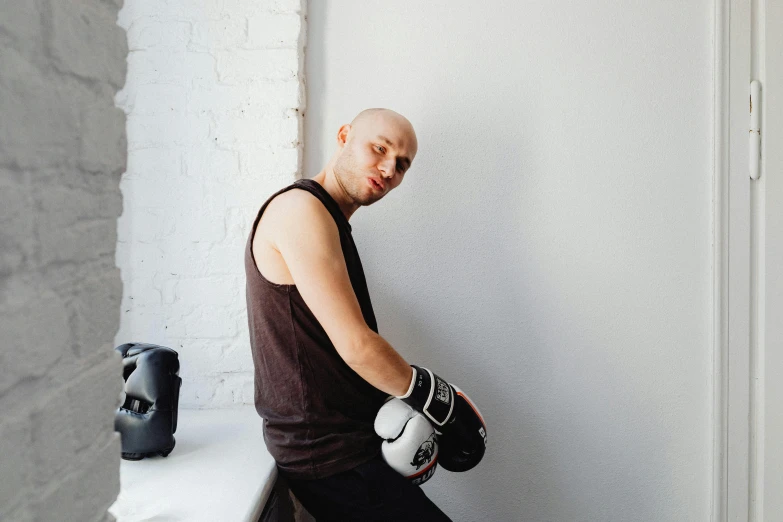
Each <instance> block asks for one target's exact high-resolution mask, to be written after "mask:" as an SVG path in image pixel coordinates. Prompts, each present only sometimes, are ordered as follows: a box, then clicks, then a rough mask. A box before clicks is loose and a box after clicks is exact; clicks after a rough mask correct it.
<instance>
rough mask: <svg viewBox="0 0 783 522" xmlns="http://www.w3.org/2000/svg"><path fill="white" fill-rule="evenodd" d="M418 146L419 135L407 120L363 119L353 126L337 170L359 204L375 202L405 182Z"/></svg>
mask: <svg viewBox="0 0 783 522" xmlns="http://www.w3.org/2000/svg"><path fill="white" fill-rule="evenodd" d="M416 147H417V145H416V138H415V135H413V133H412V132H411V130H409V129H408V128H407V125H405V123H404V122H395V121H384V120H382V119H381V118H377V119H375V120H372V121H370V122H366V123H365V122H363V124H362V125H358V124H357V125H355V126H353V127H352V128H351V133H350V135H349V137H348V139H347V141H346V142H345V145H344V147H343V150H342V153H341V154H340V156H339V157H338V158H337V160H336V161H335V164H334V173H335V175H336V177H337V179H338V181H339V182H340V184H341V185H342V187H343V188H344V190H345V191H346V192H347V193H348V195H349V196H350V197H351V198H352V199H353V200H354V201H355V202H356V203H357V204H359V205H362V206H367V205H372V204H373V203H375V202H376V201H378V200H379V199H381V198H382V197H383V196H385V195H386V194H387V193H388V192H390V191H391V190H393V189H395V188H396V187H397V186H398V185H399V184H400V183H402V179H403V177H404V175H405V172H406V171H407V170H408V168H409V167H410V163H411V161H413V157H414V156H415V154H416ZM376 182H380V184H381V185H382V186H379V185H378V184H377V183H376Z"/></svg>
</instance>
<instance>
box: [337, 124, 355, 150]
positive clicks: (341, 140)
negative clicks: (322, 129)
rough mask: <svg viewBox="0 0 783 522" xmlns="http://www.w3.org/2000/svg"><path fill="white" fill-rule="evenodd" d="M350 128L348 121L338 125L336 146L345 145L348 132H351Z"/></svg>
mask: <svg viewBox="0 0 783 522" xmlns="http://www.w3.org/2000/svg"><path fill="white" fill-rule="evenodd" d="M352 128H353V127H351V124H350V123H346V124H345V125H343V126H342V127H340V130H338V131H337V146H338V147H344V146H345V142H347V141H348V134H349V133H350V132H351V129H352Z"/></svg>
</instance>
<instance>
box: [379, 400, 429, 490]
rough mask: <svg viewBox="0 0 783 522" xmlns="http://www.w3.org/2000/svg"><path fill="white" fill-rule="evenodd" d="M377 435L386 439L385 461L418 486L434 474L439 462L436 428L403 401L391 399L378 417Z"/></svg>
mask: <svg viewBox="0 0 783 522" xmlns="http://www.w3.org/2000/svg"><path fill="white" fill-rule="evenodd" d="M375 433H377V434H378V435H380V436H381V437H382V438H383V439H385V440H384V441H383V443H382V445H381V453H382V455H383V458H384V460H385V461H386V463H387V464H389V466H391V468H392V469H394V470H395V471H396V472H398V473H399V474H401V475H403V476H404V477H407V478H408V479H409V480H410V481H411V482H413V483H414V484H416V485H420V484H424V483H425V482H427V481H428V480H429V479H430V478H431V477H432V476H433V475H434V474H435V468H436V467H437V460H438V441H437V439H436V436H435V429H434V428H433V427H432V424H430V422H429V421H428V420H427V418H426V417H425V416H424V415H422V414H421V413H419V412H418V411H416V410H414V409H413V408H411V407H410V406H408V405H407V404H406V403H404V402H403V401H401V400H400V399H396V398H391V399H389V400H387V401H386V403H385V404H384V405H383V406H381V409H380V410H378V415H376V417H375Z"/></svg>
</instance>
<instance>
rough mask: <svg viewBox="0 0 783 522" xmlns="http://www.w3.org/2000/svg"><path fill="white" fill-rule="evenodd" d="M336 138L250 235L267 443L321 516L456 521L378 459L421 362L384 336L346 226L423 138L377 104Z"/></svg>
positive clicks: (260, 405) (386, 188) (253, 322)
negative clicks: (385, 424)
mask: <svg viewBox="0 0 783 522" xmlns="http://www.w3.org/2000/svg"><path fill="white" fill-rule="evenodd" d="M336 138H337V150H336V151H335V153H334V155H333V156H332V158H331V160H330V161H329V163H328V164H327V165H326V167H325V168H324V169H323V170H322V171H321V172H320V173H318V175H316V176H315V177H313V178H312V179H303V180H298V181H296V182H295V183H293V184H292V185H289V186H288V187H285V188H284V189H282V190H280V191H278V192H277V193H275V194H273V195H272V196H271V197H270V198H269V199H268V200H267V201H266V202H265V203H264V205H263V206H262V207H261V209H260V210H259V212H258V215H257V217H256V220H255V222H254V224H253V227H252V231H251V233H250V237H249V238H248V245H247V249H246V253H245V269H246V274H247V306H248V322H249V328H250V340H251V346H252V351H253V361H254V366H255V404H256V410H257V411H258V413H259V415H260V416H261V417H263V418H264V440H265V442H266V445H267V447H268V449H269V451H270V453H271V454H272V456H273V457H274V458H275V460H276V461H277V464H278V469H279V472H280V474H281V476H283V477H285V478H286V479H287V480H288V483H289V487H290V488H291V490H292V491H293V492H294V494H295V495H296V497H297V498H298V499H299V500H300V501H301V502H302V504H303V505H304V507H305V508H306V509H307V510H308V511H309V512H310V513H311V514H312V515H313V516H315V517H316V519H317V520H318V521H319V522H320V521H321V520H340V521H345V520H363V521H369V520H429V521H438V520H449V518H448V517H447V516H446V515H445V514H444V513H443V512H442V511H441V510H440V509H438V507H437V506H435V504H433V503H432V501H430V499H428V498H427V497H426V495H425V494H424V492H423V491H422V490H421V489H420V487H418V486H416V485H413V483H411V482H410V481H409V480H407V479H406V478H405V477H403V476H402V475H400V474H399V473H397V472H396V471H394V470H393V469H392V468H390V467H389V465H388V464H386V462H385V461H384V460H383V458H381V456H380V446H381V439H380V438H379V437H378V435H376V434H375V432H374V429H373V420H374V418H375V416H376V414H377V412H378V410H379V408H381V406H383V404H384V401H385V399H386V398H387V397H388V396H389V395H394V396H398V397H403V396H405V395H406V393H407V394H408V395H410V390H411V389H412V387H413V384H412V383H413V379H414V377H415V375H416V373H415V371H416V370H415V369H414V368H415V367H411V366H410V365H409V364H408V363H407V362H406V361H405V360H404V359H403V358H402V357H401V356H400V355H399V354H398V353H397V352H396V351H395V350H394V348H392V346H391V345H389V343H388V342H386V341H385V340H384V339H383V338H382V337H381V336H380V335H378V328H377V324H376V320H375V315H374V313H373V309H372V304H371V302H370V296H369V293H368V291H367V284H366V281H365V277H364V272H363V270H362V266H361V261H360V259H359V255H358V252H357V250H356V246H355V244H354V242H353V238H352V236H351V226H350V224H349V223H348V220H349V218H350V217H351V216H352V215H353V213H354V212H355V211H356V210H357V209H358V208H359V207H361V206H366V205H371V204H373V203H375V202H376V201H378V200H380V199H382V198H383V197H384V196H385V195H386V194H388V193H389V192H390V191H392V190H394V189H395V188H396V187H397V186H399V184H400V183H401V182H402V180H403V178H404V176H405V173H406V171H407V170H408V169H409V168H410V166H411V163H412V162H413V159H414V157H415V156H416V151H417V148H418V143H417V140H416V134H415V132H414V130H413V126H412V125H411V123H410V122H409V121H408V120H407V119H406V118H405V117H403V116H402V115H400V114H398V113H396V112H394V111H391V110H388V109H368V110H365V111H363V112H361V113H360V114H359V115H358V116H357V117H356V118H355V119H354V120H353V121H352V122H351V123H350V124H346V125H343V126H342V127H340V129H339V131H338V132H337V136H336ZM294 189H298V190H294ZM262 215H263V219H262ZM420 371H421V370H420ZM419 409H421V408H419Z"/></svg>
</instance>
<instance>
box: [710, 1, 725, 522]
mask: <svg viewBox="0 0 783 522" xmlns="http://www.w3.org/2000/svg"><path fill="white" fill-rule="evenodd" d="M729 2H730V0H715V3H714V11H713V21H714V38H713V51H714V56H713V57H714V65H713V103H714V105H713V123H714V127H713V132H714V134H713V183H712V195H713V197H712V202H713V209H712V211H713V221H712V222H713V230H712V234H713V264H712V275H713V296H712V297H713V329H712V335H713V339H712V347H713V357H712V361H713V389H712V393H713V404H712V412H713V415H712V425H713V433H712V510H711V516H710V520H711V521H712V522H724V521H725V520H726V513H727V509H726V508H727V506H726V501H727V455H728V452H727V438H728V437H727V436H728V401H727V397H728V368H727V364H728V312H729V310H728V280H729V272H728V260H729V250H728V245H729V236H728V201H729V193H728V189H729V183H728V171H729V157H728V155H729V147H728V145H729V143H728V140H729V134H728V125H729V110H728V91H729V67H728V65H729V45H728V44H729V16H730V5H729Z"/></svg>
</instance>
